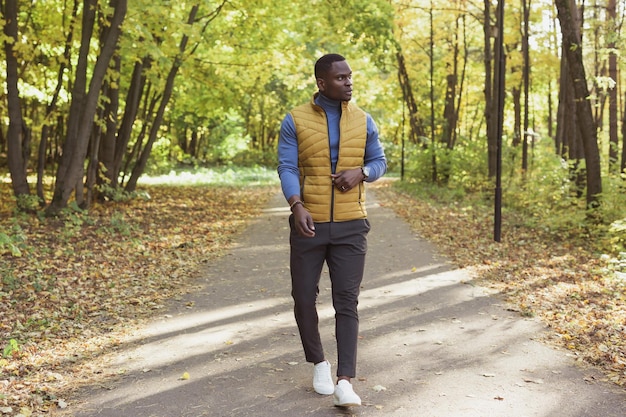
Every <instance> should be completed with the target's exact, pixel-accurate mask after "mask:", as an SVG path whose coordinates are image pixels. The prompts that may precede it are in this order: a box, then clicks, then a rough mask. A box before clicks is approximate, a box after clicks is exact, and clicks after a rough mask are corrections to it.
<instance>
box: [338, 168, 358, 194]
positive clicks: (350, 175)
mask: <svg viewBox="0 0 626 417" xmlns="http://www.w3.org/2000/svg"><path fill="white" fill-rule="evenodd" d="M331 177H332V179H333V184H335V187H336V188H337V189H338V190H339V191H341V192H344V193H345V192H347V191H350V190H351V189H353V188H354V187H356V186H357V185H359V184H360V183H361V182H363V180H364V179H365V177H364V176H363V171H362V170H361V168H355V169H348V170H345V171H341V172H338V173H336V174H331Z"/></svg>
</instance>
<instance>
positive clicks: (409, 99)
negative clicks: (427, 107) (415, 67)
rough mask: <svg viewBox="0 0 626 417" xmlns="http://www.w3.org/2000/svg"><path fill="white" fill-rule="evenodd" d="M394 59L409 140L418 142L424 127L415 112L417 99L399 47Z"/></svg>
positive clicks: (423, 134) (422, 134)
mask: <svg viewBox="0 0 626 417" xmlns="http://www.w3.org/2000/svg"><path fill="white" fill-rule="evenodd" d="M396 59H397V61H398V82H399V83H400V88H401V89H402V97H403V99H404V102H405V103H406V106H407V108H408V110H409V126H410V131H409V140H410V141H411V142H413V143H419V142H420V137H423V136H425V133H424V127H423V125H422V121H421V119H420V118H419V115H418V112H417V101H416V100H415V97H414V96H413V89H412V88H411V81H410V79H409V74H408V72H407V69H406V64H405V62H404V55H403V54H402V51H401V50H400V48H399V47H398V52H396Z"/></svg>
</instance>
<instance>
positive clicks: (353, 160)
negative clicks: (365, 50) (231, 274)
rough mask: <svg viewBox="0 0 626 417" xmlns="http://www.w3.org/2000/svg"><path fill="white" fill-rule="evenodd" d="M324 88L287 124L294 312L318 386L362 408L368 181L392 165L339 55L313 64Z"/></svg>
mask: <svg viewBox="0 0 626 417" xmlns="http://www.w3.org/2000/svg"><path fill="white" fill-rule="evenodd" d="M315 78H316V82H317V87H318V90H319V91H318V92H317V93H316V94H315V95H314V96H313V100H312V101H311V102H309V103H306V104H304V105H301V106H298V107H296V108H294V109H293V110H292V111H291V112H290V113H289V114H287V116H286V117H285V119H284V120H283V122H282V125H281V130H280V139H279V145H278V174H279V176H280V180H281V186H282V190H283V194H284V195H285V198H286V199H287V201H288V203H289V206H290V208H291V211H292V214H291V216H290V217H289V223H290V227H291V232H290V239H289V241H290V246H291V257H290V268H291V282H292V297H293V300H294V313H295V318H296V323H297V325H298V330H299V332H300V338H301V340H302V346H303V348H304V353H305V357H306V360H307V362H311V363H313V364H314V372H313V388H314V390H315V391H316V392H317V393H319V394H322V395H330V394H334V404H335V405H336V406H342V407H348V406H356V405H361V398H360V397H359V396H358V395H357V394H356V393H355V392H354V390H353V388H352V384H351V378H354V377H355V374H356V356H357V339H358V331H359V318H358V312H357V304H358V296H359V290H360V286H361V280H362V279H363V270H364V265H365V254H366V251H367V233H368V232H369V229H370V224H369V222H368V220H367V213H366V210H365V188H364V184H363V182H364V181H366V182H372V181H375V180H377V179H378V178H379V177H381V176H382V175H383V174H384V173H385V172H386V170H387V162H386V159H385V153H384V151H383V148H382V146H381V144H380V141H379V140H378V129H377V127H376V124H375V123H374V121H373V120H372V118H371V116H370V115H369V114H367V113H365V112H364V111H363V110H361V109H360V108H358V107H357V106H356V105H354V104H353V103H350V99H351V98H352V70H351V69H350V66H349V65H348V63H347V62H346V60H345V58H344V57H342V56H341V55H337V54H329V55H324V56H322V57H321V58H320V59H319V60H318V61H317V62H316V64H315ZM324 262H326V264H327V265H328V270H329V273H330V280H331V285H332V300H333V307H334V309H335V338H336V342H337V373H336V375H337V384H336V385H335V383H334V382H333V379H332V376H331V366H330V363H329V362H328V361H327V360H326V358H325V356H324V350H323V347H322V343H321V338H320V333H319V328H318V314H317V309H316V299H317V295H318V293H319V281H320V274H321V272H322V268H323V265H324Z"/></svg>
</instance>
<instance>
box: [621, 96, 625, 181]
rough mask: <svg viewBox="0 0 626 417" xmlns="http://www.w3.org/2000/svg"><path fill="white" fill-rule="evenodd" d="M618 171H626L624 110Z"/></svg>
mask: <svg viewBox="0 0 626 417" xmlns="http://www.w3.org/2000/svg"><path fill="white" fill-rule="evenodd" d="M624 102H626V94H624ZM620 172H621V173H626V111H625V112H623V113H622V163H621V164H620Z"/></svg>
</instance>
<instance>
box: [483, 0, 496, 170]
mask: <svg viewBox="0 0 626 417" xmlns="http://www.w3.org/2000/svg"><path fill="white" fill-rule="evenodd" d="M484 4H485V9H484V14H483V36H484V51H483V54H484V58H483V59H484V63H485V124H486V128H487V161H488V174H489V177H490V178H493V177H495V176H496V165H497V158H498V141H497V138H496V135H497V132H498V131H497V126H496V124H497V117H496V114H497V110H498V109H497V108H496V107H497V100H494V97H493V93H494V88H493V83H494V76H493V54H492V48H491V38H492V36H493V33H492V26H491V0H485V2H484ZM498 36H500V35H498Z"/></svg>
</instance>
